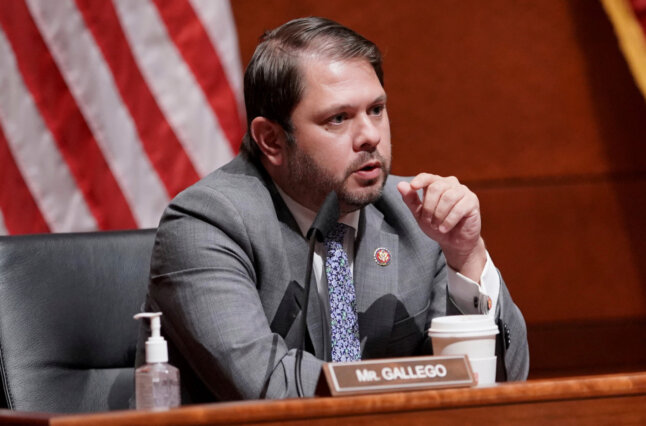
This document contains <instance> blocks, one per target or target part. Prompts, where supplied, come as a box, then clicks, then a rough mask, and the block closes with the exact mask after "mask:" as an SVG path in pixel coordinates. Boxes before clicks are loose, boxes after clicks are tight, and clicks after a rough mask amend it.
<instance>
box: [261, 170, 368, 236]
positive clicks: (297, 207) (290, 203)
mask: <svg viewBox="0 0 646 426" xmlns="http://www.w3.org/2000/svg"><path fill="white" fill-rule="evenodd" d="M274 185H275V186H276V189H277V190H278V193H279V194H280V196H281V197H282V199H283V201H285V204H286V205H287V208H288V209H289V211H290V213H291V214H292V216H294V219H295V220H296V223H297V224H298V227H299V228H300V230H301V234H303V236H305V235H307V231H309V229H310V227H311V226H312V223H314V219H315V218H316V212H314V211H312V210H310V209H308V208H307V207H305V206H303V205H302V204H300V203H299V202H297V201H296V200H294V199H293V198H291V197H290V196H289V195H287V194H286V193H285V191H283V190H282V189H281V188H280V186H278V185H277V184H276V182H274ZM359 215H360V210H355V211H353V212H350V213H347V214H345V215H343V216H341V217H340V218H339V222H340V223H343V224H345V225H348V226H350V227H351V228H352V229H353V231H354V236H355V238H356V236H357V229H359Z"/></svg>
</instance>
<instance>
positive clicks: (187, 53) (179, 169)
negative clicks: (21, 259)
mask: <svg viewBox="0 0 646 426" xmlns="http://www.w3.org/2000/svg"><path fill="white" fill-rule="evenodd" d="M241 95H242V71H241V67H240V58H239V50H238V42H237V36H236V31H235V24H234V21H233V15H232V11H231V7H230V4H229V2H228V1H225V0H55V1H54V0H0V234H22V233H34V232H68V231H89V230H97V229H98V230H107V229H130V228H145V227H154V226H157V223H158V221H159V218H160V216H161V213H162V211H163V209H164V207H165V206H166V205H167V204H168V202H169V200H170V199H171V198H172V197H173V196H174V195H176V194H177V193H178V192H179V191H181V190H182V189H184V188H186V187H187V186H188V185H190V184H192V183H194V182H195V181H197V180H198V179H199V178H200V177H202V176H204V175H205V174H207V173H209V172H211V171H212V170H214V169H215V168H217V167H219V166H220V165H222V164H224V163H225V162H227V161H229V160H230V159H231V158H232V157H233V156H234V155H235V153H236V152H237V150H238V147H239V144H240V139H241V136H242V133H243V121H244V109H243V105H242V96H241Z"/></svg>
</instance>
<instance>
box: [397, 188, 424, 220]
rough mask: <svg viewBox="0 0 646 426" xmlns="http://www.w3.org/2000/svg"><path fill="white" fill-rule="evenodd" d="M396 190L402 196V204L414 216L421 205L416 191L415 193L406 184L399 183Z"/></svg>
mask: <svg viewBox="0 0 646 426" xmlns="http://www.w3.org/2000/svg"><path fill="white" fill-rule="evenodd" d="M397 190H398V191H399V193H400V194H401V195H402V199H403V200H404V203H406V206H408V208H409V209H410V211H411V212H413V214H415V215H416V214H417V211H418V210H419V207H420V205H421V204H422V202H421V201H420V199H419V196H418V195H417V191H415V190H414V189H413V188H412V187H411V185H410V183H408V182H399V183H398V184H397Z"/></svg>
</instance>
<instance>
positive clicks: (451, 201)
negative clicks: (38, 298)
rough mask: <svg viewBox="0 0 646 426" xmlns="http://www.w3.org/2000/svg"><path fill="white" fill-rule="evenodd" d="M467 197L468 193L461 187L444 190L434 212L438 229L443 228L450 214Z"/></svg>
mask: <svg viewBox="0 0 646 426" xmlns="http://www.w3.org/2000/svg"><path fill="white" fill-rule="evenodd" d="M466 195H467V191H466V189H465V188H464V187H462V186H461V185H460V186H457V187H448V188H447V189H446V190H444V191H443V192H442V193H441V195H440V197H439V200H438V202H437V205H436V206H435V211H434V212H433V223H434V224H436V225H437V226H438V227H441V225H442V224H443V223H444V222H445V220H446V219H447V217H448V216H449V214H450V213H451V212H454V211H455V208H456V206H457V204H458V202H460V201H461V200H462V199H463V198H464V197H465V196H466ZM451 228H452V226H451Z"/></svg>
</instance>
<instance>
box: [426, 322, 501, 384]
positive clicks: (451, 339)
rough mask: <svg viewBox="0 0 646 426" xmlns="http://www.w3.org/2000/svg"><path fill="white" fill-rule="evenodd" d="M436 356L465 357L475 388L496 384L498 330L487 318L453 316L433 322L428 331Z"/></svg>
mask: <svg viewBox="0 0 646 426" xmlns="http://www.w3.org/2000/svg"><path fill="white" fill-rule="evenodd" d="M428 334H429V336H430V337H431V341H432V343H433V353H434V354H435V355H468V357H469V361H470V362H471V368H472V370H473V371H474V373H477V375H478V384H479V385H484V384H492V383H494V382H495V380H496V335H497V334H498V327H497V326H496V323H495V322H494V320H493V318H490V317H489V316H487V315H453V316H446V317H438V318H433V320H432V321H431V328H430V329H429V330H428Z"/></svg>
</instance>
